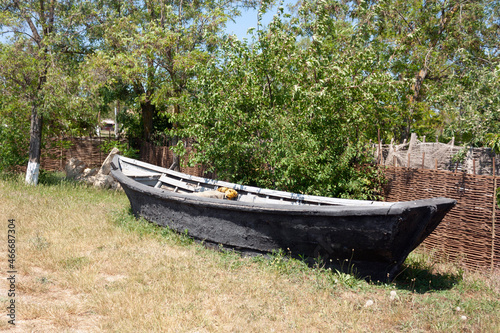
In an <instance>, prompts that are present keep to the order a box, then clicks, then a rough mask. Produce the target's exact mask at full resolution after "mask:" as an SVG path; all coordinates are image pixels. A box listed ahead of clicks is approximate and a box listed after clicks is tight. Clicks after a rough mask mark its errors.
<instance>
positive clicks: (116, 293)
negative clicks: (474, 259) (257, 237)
mask: <svg viewBox="0 0 500 333" xmlns="http://www.w3.org/2000/svg"><path fill="white" fill-rule="evenodd" d="M41 180H42V184H40V185H39V186H37V187H29V186H25V185H24V184H23V182H22V178H19V177H10V178H5V177H4V178H2V179H0V243H3V244H5V246H3V248H4V249H6V244H7V240H6V238H7V224H8V219H11V218H13V219H15V220H16V237H17V238H16V251H17V253H16V254H17V259H16V268H17V271H18V273H17V282H16V291H17V293H16V303H17V308H16V311H17V312H16V313H17V318H16V324H17V325H16V328H15V330H17V331H19V332H29V331H37V332H49V331H57V332H272V331H274V332H450V331H463V332H496V331H499V328H500V301H499V300H500V274H499V272H498V271H497V272H486V273H477V272H470V271H467V270H463V269H460V268H459V267H457V266H456V265H453V264H447V263H440V262H437V261H436V260H434V259H433V257H432V255H431V254H429V253H424V252H420V253H414V254H412V255H411V256H410V257H409V259H408V261H407V263H406V264H407V265H406V269H405V270H404V271H403V272H402V273H401V274H400V275H399V276H398V277H397V278H396V280H395V281H394V282H393V283H390V284H380V283H379V284H376V283H368V282H366V281H364V280H361V279H357V278H356V277H355V276H352V275H348V274H344V273H340V272H337V271H334V270H333V271H332V270H329V269H326V268H324V267H321V266H319V265H317V267H315V268H310V267H309V266H308V265H306V264H305V263H304V261H303V260H297V259H293V258H291V256H290V255H289V254H288V253H287V252H286V251H279V252H276V253H274V254H271V255H270V256H269V258H264V257H241V256H240V255H238V254H236V253H234V252H232V251H227V250H224V249H221V250H220V251H213V250H209V249H207V248H205V247H204V246H203V245H202V244H200V243H197V242H194V241H192V240H191V239H190V238H188V237H186V236H185V235H182V234H177V233H175V232H172V231H170V230H168V229H165V228H159V227H156V226H154V225H152V224H150V223H148V222H146V221H144V220H136V219H135V218H134V217H133V216H132V215H131V214H130V208H129V203H128V200H127V198H126V196H125V195H124V194H123V193H121V192H113V191H104V190H98V189H94V188H90V187H86V186H83V185H79V184H76V183H73V182H69V181H64V180H63V179H62V178H61V176H60V175H54V174H46V175H45V176H44V178H43V179H41ZM2 230H3V231H2ZM4 251H6V250H4ZM3 258H4V259H2V260H0V267H1V270H2V272H4V275H5V274H6V273H5V272H6V271H7V270H8V269H7V259H6V255H4V256H3ZM4 281H5V280H4ZM0 287H1V290H0V302H1V303H2V304H1V307H2V308H3V309H5V307H6V306H7V303H8V301H9V298H8V297H7V283H6V282H4V283H2V284H0ZM391 291H395V292H396V295H395V296H394V295H391ZM369 300H371V301H372V302H373V304H372V305H369V304H370V302H368V301H369ZM462 316H465V317H466V319H465V320H462V319H461V317H462ZM1 318H2V319H1V321H0V329H9V328H10V325H9V324H8V323H7V318H6V316H5V315H2V317H1Z"/></svg>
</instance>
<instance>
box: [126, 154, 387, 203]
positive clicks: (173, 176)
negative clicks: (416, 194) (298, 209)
mask: <svg viewBox="0 0 500 333" xmlns="http://www.w3.org/2000/svg"><path fill="white" fill-rule="evenodd" d="M117 157H118V161H119V164H120V165H119V166H117V167H118V168H119V169H120V170H121V172H122V173H123V174H124V175H125V176H127V177H129V178H131V179H134V180H135V181H137V182H139V183H141V184H144V185H149V186H151V187H155V188H168V189H170V190H171V191H174V192H178V193H185V194H189V193H196V192H206V191H214V190H216V189H217V188H219V187H227V188H232V189H234V190H236V191H237V192H238V197H237V199H236V201H240V202H250V203H266V204H273V203H274V204H281V205H282V204H292V205H315V206H318V205H319V206H321V205H325V206H330V205H332V206H371V207H389V206H391V205H393V204H394V202H382V201H369V200H352V199H339V198H329V197H320V196H314V195H304V194H297V193H290V192H284V191H276V190H269V189H263V188H259V187H254V186H246V185H240V184H234V183H229V182H225V181H220V180H214V179H208V178H202V177H197V176H192V175H188V174H185V173H182V172H177V171H173V170H169V169H167V168H163V167H159V166H156V165H152V164H149V163H146V162H141V161H138V160H135V159H132V158H127V157H124V156H117Z"/></svg>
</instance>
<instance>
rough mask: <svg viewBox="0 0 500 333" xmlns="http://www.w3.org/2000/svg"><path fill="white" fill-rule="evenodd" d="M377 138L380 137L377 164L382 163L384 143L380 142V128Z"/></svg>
mask: <svg viewBox="0 0 500 333" xmlns="http://www.w3.org/2000/svg"><path fill="white" fill-rule="evenodd" d="M377 138H378V163H377V164H382V144H381V143H380V128H379V129H378V133H377Z"/></svg>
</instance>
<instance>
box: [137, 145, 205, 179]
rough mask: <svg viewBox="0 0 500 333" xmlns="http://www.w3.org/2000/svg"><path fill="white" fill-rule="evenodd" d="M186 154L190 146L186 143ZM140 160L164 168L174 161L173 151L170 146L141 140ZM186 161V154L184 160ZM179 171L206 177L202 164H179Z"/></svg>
mask: <svg viewBox="0 0 500 333" xmlns="http://www.w3.org/2000/svg"><path fill="white" fill-rule="evenodd" d="M186 150H187V155H189V153H190V151H191V147H190V146H189V145H188V146H187V147H186ZM140 160H141V161H144V162H147V163H151V164H155V165H159V166H162V167H164V168H169V167H170V166H171V165H172V163H173V161H174V153H173V152H172V150H170V146H155V145H153V144H152V143H149V142H143V143H142V144H141V150H140ZM184 161H185V162H187V156H186V158H185V160H184ZM180 169H181V172H184V173H187V174H189V175H193V176H198V177H206V176H207V173H206V170H205V168H203V167H202V166H194V167H185V166H182V165H181V168H180Z"/></svg>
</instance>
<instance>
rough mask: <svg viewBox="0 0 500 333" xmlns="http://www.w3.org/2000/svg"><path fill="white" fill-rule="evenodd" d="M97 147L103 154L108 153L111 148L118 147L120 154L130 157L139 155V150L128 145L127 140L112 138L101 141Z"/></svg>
mask: <svg viewBox="0 0 500 333" xmlns="http://www.w3.org/2000/svg"><path fill="white" fill-rule="evenodd" d="M99 148H100V149H101V151H102V152H103V153H105V154H109V153H110V152H111V150H113V148H118V150H120V154H121V155H123V156H126V157H131V158H137V157H138V156H139V150H137V149H134V148H132V147H130V146H129V144H128V143H127V142H120V141H113V140H109V141H103V142H102V143H101V145H100V147H99Z"/></svg>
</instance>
